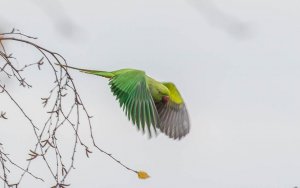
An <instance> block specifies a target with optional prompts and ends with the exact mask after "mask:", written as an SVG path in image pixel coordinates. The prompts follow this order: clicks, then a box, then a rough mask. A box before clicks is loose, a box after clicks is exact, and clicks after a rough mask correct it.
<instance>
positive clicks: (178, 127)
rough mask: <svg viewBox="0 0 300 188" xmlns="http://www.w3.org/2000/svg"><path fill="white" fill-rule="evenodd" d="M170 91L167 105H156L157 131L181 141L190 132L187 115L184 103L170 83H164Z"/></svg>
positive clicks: (161, 103)
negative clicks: (157, 115) (158, 120)
mask: <svg viewBox="0 0 300 188" xmlns="http://www.w3.org/2000/svg"><path fill="white" fill-rule="evenodd" d="M162 84H164V85H165V86H166V87H167V88H168V89H169V91H170V98H169V101H168V102H167V103H163V102H159V103H156V108H157V111H158V114H159V118H160V122H159V129H160V130H161V131H162V132H163V133H165V134H166V135H168V136H169V137H170V138H174V139H181V138H182V137H183V136H185V135H186V134H188V133H189V131H190V120H189V115H188V112H187V109H186V106H185V104H184V101H183V99H182V97H181V95H180V93H179V91H178V90H177V88H176V86H175V85H174V84H173V83H171V82H164V83H162Z"/></svg>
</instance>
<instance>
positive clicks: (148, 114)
mask: <svg viewBox="0 0 300 188" xmlns="http://www.w3.org/2000/svg"><path fill="white" fill-rule="evenodd" d="M109 84H110V86H111V91H112V92H113V95H115V96H116V98H117V100H118V101H119V103H120V107H121V108H123V111H124V112H125V114H126V116H127V117H128V119H129V120H131V121H132V122H133V124H135V125H136V126H137V128H138V130H140V129H142V131H143V133H144V132H145V126H147V132H148V134H149V136H151V132H152V131H151V129H153V130H154V131H155V132H156V127H159V126H158V122H159V121H158V120H159V117H158V112H157V110H156V106H155V103H154V101H153V99H152V96H151V93H150V91H149V88H148V85H147V82H146V75H145V72H143V71H139V70H128V71H127V72H123V73H122V74H119V75H116V76H114V77H112V78H111V80H110V82H109Z"/></svg>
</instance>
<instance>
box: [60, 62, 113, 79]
mask: <svg viewBox="0 0 300 188" xmlns="http://www.w3.org/2000/svg"><path fill="white" fill-rule="evenodd" d="M56 65H58V66H61V67H65V68H69V69H75V70H79V71H80V72H84V73H87V74H93V75H97V76H102V77H105V78H112V77H114V76H115V75H114V74H113V73H111V72H107V71H99V70H90V69H81V68H76V67H72V66H68V65H62V64H56Z"/></svg>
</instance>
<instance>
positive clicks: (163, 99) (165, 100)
mask: <svg viewBox="0 0 300 188" xmlns="http://www.w3.org/2000/svg"><path fill="white" fill-rule="evenodd" d="M169 99H170V97H169V96H163V97H162V102H163V103H164V104H167V103H168V102H169Z"/></svg>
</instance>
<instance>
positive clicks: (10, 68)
mask: <svg viewBox="0 0 300 188" xmlns="http://www.w3.org/2000/svg"><path fill="white" fill-rule="evenodd" d="M22 37H25V39H23V38H22ZM34 39H36V38H35V37H30V36H28V35H24V34H22V33H21V32H19V31H17V30H13V31H12V32H10V33H2V34H0V63H2V64H3V65H1V64H0V65H1V66H0V73H4V75H6V76H7V77H8V78H10V79H15V80H16V81H18V83H19V84H20V86H22V87H24V88H31V85H30V83H28V82H27V81H26V80H25V77H24V76H23V74H22V73H23V72H24V71H26V70H27V68H29V67H32V66H37V67H38V69H39V70H41V67H42V66H45V65H48V66H50V67H51V70H52V75H53V78H54V85H53V86H52V89H51V90H50V92H49V95H48V96H47V97H42V98H41V100H42V105H43V107H44V108H46V109H47V114H48V118H47V119H46V121H45V122H44V124H43V125H38V124H36V123H35V121H34V120H33V119H31V116H30V115H29V114H28V113H27V112H26V110H25V109H24V108H23V107H22V105H21V103H20V102H19V101H17V100H16V99H15V98H14V96H13V94H12V92H11V91H9V90H8V89H7V88H6V87H5V85H4V84H2V83H1V82H0V94H6V96H8V97H9V99H10V101H11V102H12V103H13V104H14V105H15V106H16V107H17V108H18V109H19V111H20V112H21V113H22V115H23V116H24V117H25V118H26V119H27V121H28V123H29V124H30V125H31V127H32V130H33V133H34V135H35V138H36V144H35V146H34V148H33V149H31V150H30V152H29V158H28V159H27V161H28V163H27V166H26V168H22V167H20V166H19V165H17V164H16V163H14V162H13V161H12V160H11V159H10V158H8V154H5V153H4V152H2V150H0V166H1V167H2V168H0V169H2V175H1V174H0V179H1V180H2V181H3V182H4V185H5V187H13V186H15V187H19V185H20V183H21V182H22V180H23V178H24V176H25V175H26V174H29V175H31V176H32V177H34V178H35V179H37V180H42V181H43V179H42V178H40V177H37V176H35V175H33V173H31V172H29V169H30V167H31V164H32V162H33V161H34V160H36V159H38V158H40V159H42V160H43V161H44V164H45V166H46V168H47V169H48V170H49V172H50V175H51V176H52V178H53V180H54V181H55V185H54V186H53V187H54V188H64V187H68V186H69V185H70V184H68V183H65V181H66V178H67V177H68V175H69V174H70V172H71V171H72V170H73V169H74V162H75V157H76V151H77V149H78V146H81V147H83V149H84V151H85V153H86V156H87V157H89V155H90V154H91V153H92V151H91V149H90V147H89V146H88V145H87V144H86V143H85V142H83V141H82V139H81V136H80V135H81V134H80V132H79V127H80V125H81V120H82V119H83V118H82V116H84V118H85V119H87V124H88V127H89V130H90V139H91V141H92V143H93V144H92V146H91V148H92V147H94V148H95V149H97V150H98V151H100V152H102V153H104V154H106V155H107V156H109V157H110V158H111V159H113V160H114V161H115V162H117V163H119V164H120V165H122V166H123V167H124V168H126V169H127V170H129V171H132V172H135V173H138V172H137V171H136V170H133V169H131V168H129V167H127V166H126V165H124V164H123V163H122V162H120V161H119V160H118V159H116V158H115V157H113V156H112V155H111V154H110V153H108V152H106V151H104V150H103V149H101V148H100V147H99V146H98V145H97V144H96V142H95V139H94V135H93V131H92V123H91V117H92V116H90V115H89V113H88V111H87V109H86V107H85V105H84V104H83V102H82V100H81V97H80V95H79V93H78V91H77V89H76V87H75V83H74V81H73V79H72V78H71V76H70V74H69V72H68V70H67V69H66V68H65V67H63V66H56V65H55V64H56V63H58V64H60V65H66V64H67V62H66V59H64V57H63V56H61V55H60V54H58V53H56V52H53V51H50V50H48V49H46V48H43V47H41V46H39V45H37V44H36V43H34V42H31V41H30V40H34ZM13 41H15V42H18V43H23V44H27V45H29V47H33V48H34V49H36V50H37V51H38V52H39V53H40V54H41V56H42V57H41V58H40V60H39V61H38V62H36V63H32V64H27V65H24V66H23V68H21V69H18V68H16V67H15V66H14V60H15V58H14V57H13V54H9V53H8V52H7V50H6V48H5V44H6V43H7V42H13ZM1 58H2V60H3V62H4V63H3V62H1ZM70 98H71V99H73V102H72V104H71V105H70V104H69V105H67V104H66V102H65V101H66V100H67V99H70ZM0 118H2V119H7V116H6V112H1V113H0ZM66 126H69V127H71V130H73V133H74V138H73V139H74V141H73V150H72V153H71V154H70V155H69V156H66V155H65V154H63V153H62V150H61V148H60V147H61V146H60V144H59V143H58V142H57V141H58V140H60V142H61V140H63V138H60V137H59V135H58V134H57V132H58V131H59V130H60V129H61V127H66ZM53 154H54V155H55V158H56V161H55V164H56V165H55V167H53V166H51V165H50V161H49V158H50V157H51V156H52V155H53ZM69 157H70V158H71V159H70V161H68V160H67V159H68V158H69ZM7 162H9V163H10V164H12V165H13V166H16V167H18V169H20V170H22V174H21V176H20V178H19V180H18V181H17V182H16V183H13V184H12V183H10V182H9V180H8V175H9V168H8V167H7ZM51 163H53V161H52V162H51ZM0 172H1V171H0Z"/></svg>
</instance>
